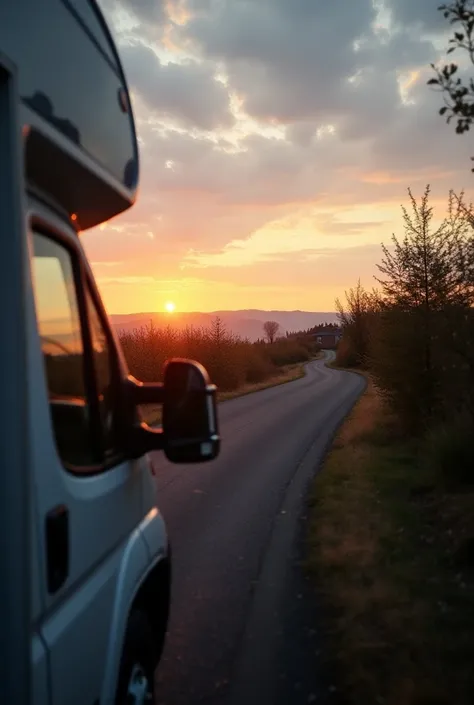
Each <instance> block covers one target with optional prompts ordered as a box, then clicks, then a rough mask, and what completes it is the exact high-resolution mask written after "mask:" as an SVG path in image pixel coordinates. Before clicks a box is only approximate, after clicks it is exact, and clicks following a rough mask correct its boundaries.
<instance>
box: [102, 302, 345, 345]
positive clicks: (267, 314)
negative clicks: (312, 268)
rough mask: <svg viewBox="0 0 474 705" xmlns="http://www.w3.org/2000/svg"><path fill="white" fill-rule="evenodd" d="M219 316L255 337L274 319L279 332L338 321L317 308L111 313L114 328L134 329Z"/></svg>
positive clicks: (203, 322) (206, 322)
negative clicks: (277, 324)
mask: <svg viewBox="0 0 474 705" xmlns="http://www.w3.org/2000/svg"><path fill="white" fill-rule="evenodd" d="M216 316H219V318H221V319H222V321H223V322H224V324H225V326H226V327H227V328H228V329H229V330H231V331H232V332H233V333H236V334H237V335H240V336H241V337H242V338H249V339H250V340H252V341H253V340H257V339H258V338H261V337H263V324H264V322H265V321H277V322H278V323H279V324H280V327H281V333H282V334H283V335H284V334H285V333H287V332H289V333H291V332H293V331H299V330H306V329H307V328H312V327H313V326H316V325H319V324H321V323H333V322H336V320H337V315H336V313H334V312H318V311H261V310H259V309H248V310H243V311H213V312H212V313H197V312H192V313H173V314H166V313H131V314H123V315H122V314H114V315H111V316H110V319H111V321H112V325H113V326H114V328H115V330H116V331H130V330H133V329H134V328H140V327H142V326H149V325H151V323H153V325H154V326H156V327H157V328H162V327H165V326H168V325H169V326H172V327H173V328H178V329H182V328H185V327H186V326H194V327H195V328H198V327H208V326H210V325H211V323H212V320H213V319H214V318H215V317H216Z"/></svg>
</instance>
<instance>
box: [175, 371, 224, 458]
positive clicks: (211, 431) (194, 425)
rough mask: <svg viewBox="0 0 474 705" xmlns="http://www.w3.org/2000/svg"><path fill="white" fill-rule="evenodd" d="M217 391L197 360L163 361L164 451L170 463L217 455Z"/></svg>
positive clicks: (218, 447) (218, 440)
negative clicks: (164, 362)
mask: <svg viewBox="0 0 474 705" xmlns="http://www.w3.org/2000/svg"><path fill="white" fill-rule="evenodd" d="M216 391H217V390H216V387H215V385H213V384H211V380H210V379H209V375H208V374H207V371H206V370H205V368H204V367H203V366H202V365H200V364H199V363H198V362H193V361H191V360H183V359H180V358H174V359H172V360H169V361H168V362H167V363H166V365H165V369H164V379H163V442H164V443H163V450H164V451H165V455H166V457H167V458H168V460H170V461H171V462H172V463H202V462H204V461H207V460H213V459H214V458H216V457H217V456H218V454H219V450H220V437H219V432H218V427H217V408H216Z"/></svg>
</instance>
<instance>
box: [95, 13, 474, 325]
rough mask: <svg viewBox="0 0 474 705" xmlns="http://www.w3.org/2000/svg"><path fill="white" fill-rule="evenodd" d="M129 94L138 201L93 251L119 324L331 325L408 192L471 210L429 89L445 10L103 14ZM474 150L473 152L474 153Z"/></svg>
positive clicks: (441, 45)
mask: <svg viewBox="0 0 474 705" xmlns="http://www.w3.org/2000/svg"><path fill="white" fill-rule="evenodd" d="M99 4H100V5H101V7H102V9H103V11H104V14H105V16H106V18H107V19H108V21H109V24H110V25H111V28H112V31H113V35H114V37H115V40H116V42H117V45H118V49H119V53H120V55H121V58H122V61H123V65H124V68H125V72H126V75H127V79H128V82H129V86H130V89H131V94H132V104H133V109H134V115H135V121H136V127H137V132H138V137H139V144H140V164H141V177H140V189H139V195H138V200H137V202H136V204H135V205H134V206H133V208H131V209H130V210H129V211H127V212H126V213H124V214H122V215H120V216H118V217H116V218H114V219H112V220H111V221H109V222H108V223H106V224H103V225H101V226H99V227H98V228H94V229H93V230H90V231H87V232H86V233H84V235H83V242H84V245H85V247H86V251H87V253H88V255H89V257H90V259H91V261H92V267H93V270H94V273H95V275H96V278H97V281H98V284H99V288H100V290H101V293H102V295H103V298H104V301H105V304H106V307H107V308H108V310H109V312H110V313H134V312H141V311H162V310H164V307H165V304H166V302H167V301H173V302H174V303H175V304H176V310H177V311H213V310H216V309H220V310H222V309H244V308H261V309H281V310H295V309H301V310H310V311H332V310H334V299H335V298H336V297H338V296H339V297H340V296H343V295H344V290H345V289H348V288H350V287H351V286H354V285H355V284H356V283H357V280H358V279H359V278H360V280H361V282H362V283H363V284H364V285H365V286H367V287H369V288H371V287H372V286H373V285H374V284H375V281H374V279H373V277H374V274H376V263H377V262H379V261H380V257H381V247H380V244H381V242H385V243H389V241H390V238H391V236H392V233H395V234H397V235H402V234H403V228H402V220H401V211H400V204H406V203H407V188H408V187H411V188H412V190H413V192H414V194H415V195H416V196H418V195H421V194H422V192H423V190H424V188H425V186H426V185H427V184H428V183H429V184H430V185H431V188H432V194H433V198H432V200H433V204H434V206H435V208H437V209H438V210H437V213H438V214H439V216H440V217H441V216H442V215H443V209H444V207H445V204H446V200H447V195H448V191H449V189H450V188H454V189H455V190H456V191H460V190H461V189H462V188H465V190H466V193H467V196H468V198H469V200H470V186H471V181H472V179H473V178H474V175H471V171H470V169H471V162H470V155H471V152H472V153H473V154H474V147H473V148H472V150H471V139H470V137H469V133H468V134H467V135H465V136H463V137H461V136H458V135H456V134H455V133H454V129H453V128H452V127H448V126H447V125H446V124H445V121H444V119H443V118H441V117H440V116H439V115H438V110H439V108H440V107H441V105H442V98H441V96H440V95H439V94H437V93H436V92H435V91H433V90H432V89H430V88H429V87H428V86H426V81H427V80H428V79H429V78H430V77H432V75H433V73H432V70H431V69H430V63H431V62H437V61H439V60H440V59H442V58H443V56H444V55H445V50H446V46H447V36H446V31H447V26H446V21H445V20H443V16H442V14H441V13H440V12H438V11H437V7H438V5H439V0H386V2H385V3H383V4H382V3H379V2H373V1H372V0H330V1H329V0H100V1H99ZM470 150H471V152H470Z"/></svg>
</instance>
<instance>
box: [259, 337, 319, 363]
mask: <svg viewBox="0 0 474 705" xmlns="http://www.w3.org/2000/svg"><path fill="white" fill-rule="evenodd" d="M263 350H264V354H266V355H267V356H268V358H269V359H270V361H271V362H272V363H273V365H276V366H277V367H282V366H283V365H293V364H296V363H297V362H307V361H308V360H309V359H310V358H311V354H310V352H309V350H308V348H307V347H306V346H303V345H301V344H300V343H299V342H298V341H297V340H288V339H285V338H283V339H281V340H277V341H275V342H274V343H272V344H271V345H264V346H263Z"/></svg>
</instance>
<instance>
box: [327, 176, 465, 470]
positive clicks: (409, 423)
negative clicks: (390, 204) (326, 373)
mask: <svg viewBox="0 0 474 705" xmlns="http://www.w3.org/2000/svg"><path fill="white" fill-rule="evenodd" d="M408 193H409V197H410V207H409V208H408V209H406V208H402V214H403V222H404V231H405V233H404V236H403V238H402V239H399V238H397V237H395V236H393V238H392V247H390V248H388V247H386V246H383V247H382V257H381V261H380V263H379V265H378V270H379V276H378V277H376V280H377V284H378V286H377V288H375V289H374V290H372V291H367V290H365V289H364V288H363V287H362V286H361V285H360V282H359V284H358V285H357V286H356V287H355V288H353V289H351V290H350V291H348V292H346V295H345V302H344V303H341V302H340V301H339V300H338V301H336V305H337V309H338V313H339V319H340V323H341V325H342V328H343V337H342V340H341V342H340V345H339V348H338V351H337V362H338V364H339V365H341V366H345V367H361V368H365V369H367V370H369V371H370V373H371V375H372V377H373V380H374V382H375V384H376V387H377V389H378V390H379V392H380V394H381V395H382V397H383V399H384V400H385V402H386V403H387V405H388V406H389V408H390V410H391V411H392V412H393V415H394V417H395V418H396V419H397V421H398V423H399V425H400V428H402V429H403V432H404V433H405V434H409V435H410V436H417V437H420V438H422V437H423V438H425V439H428V446H427V447H429V449H430V454H431V455H432V457H433V461H434V462H436V463H437V464H438V465H439V467H440V469H441V470H442V472H443V473H446V476H447V477H451V478H452V477H453V476H454V474H455V473H462V474H466V472H467V473H468V474H469V475H470V476H471V478H472V480H474V451H473V447H474V444H473V442H472V439H473V437H474V434H473V430H474V308H473V305H474V230H473V224H474V214H473V210H472V206H471V205H470V204H466V203H465V201H464V194H461V195H460V196H456V195H455V194H454V193H453V192H451V193H450V194H449V198H448V207H447V213H446V215H445V217H444V219H443V220H442V222H441V223H440V224H438V225H436V224H435V221H434V217H433V209H432V207H431V205H430V202H429V194H430V189H429V187H427V188H426V190H425V192H424V195H423V197H422V198H421V201H420V202H417V201H416V199H415V198H414V196H413V195H412V192H411V191H410V190H409V192H408Z"/></svg>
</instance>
